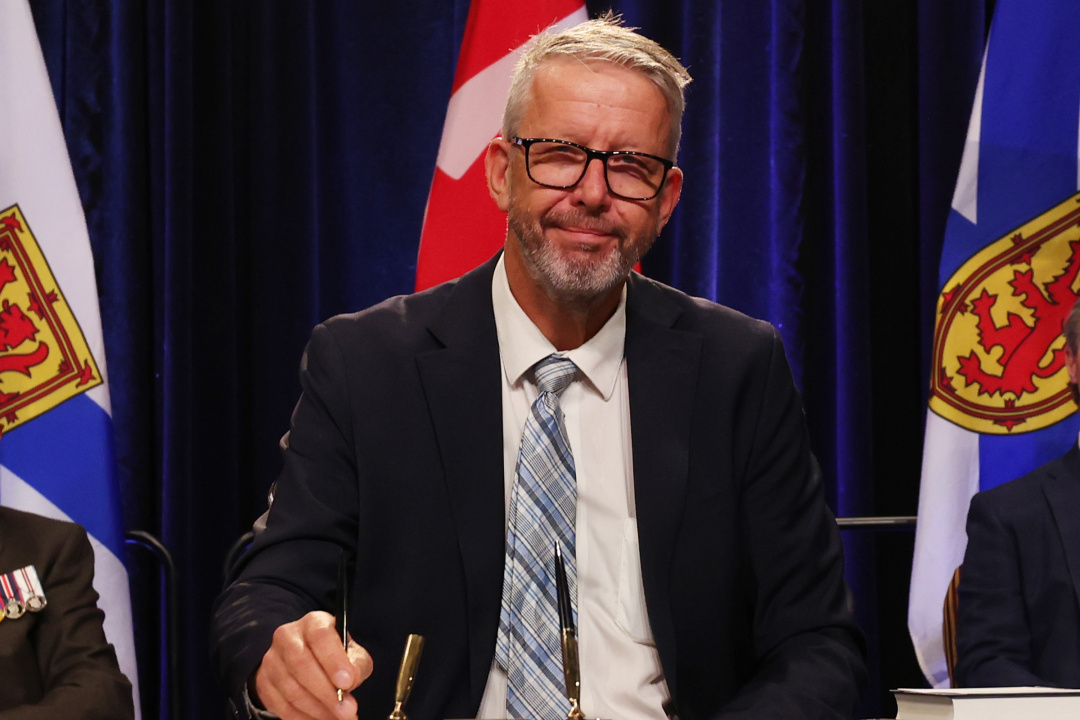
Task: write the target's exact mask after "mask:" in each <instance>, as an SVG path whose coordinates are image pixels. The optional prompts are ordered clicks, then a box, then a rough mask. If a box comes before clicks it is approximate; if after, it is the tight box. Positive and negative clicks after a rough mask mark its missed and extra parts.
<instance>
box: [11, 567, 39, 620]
mask: <svg viewBox="0 0 1080 720" xmlns="http://www.w3.org/2000/svg"><path fill="white" fill-rule="evenodd" d="M12 575H14V576H15V584H16V585H17V586H18V589H19V593H20V594H21V595H22V597H23V598H25V604H26V609H27V610H29V611H30V612H41V611H42V610H44V609H45V606H46V605H47V604H48V601H47V600H46V599H45V591H44V590H42V589H41V581H40V580H39V579H38V574H37V569H36V568H35V567H34V566H33V565H27V566H26V567H24V568H21V569H19V570H16V571H15V572H14V573H12Z"/></svg>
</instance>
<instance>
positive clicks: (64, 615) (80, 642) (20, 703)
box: [0, 507, 135, 720]
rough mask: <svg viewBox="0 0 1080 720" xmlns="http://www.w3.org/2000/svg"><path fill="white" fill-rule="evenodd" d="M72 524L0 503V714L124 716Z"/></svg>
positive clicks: (90, 568)
mask: <svg viewBox="0 0 1080 720" xmlns="http://www.w3.org/2000/svg"><path fill="white" fill-rule="evenodd" d="M93 579H94V551H93V548H92V547H91V546H90V540H89V539H88V538H87V536H86V531H85V530H84V529H83V528H82V527H81V526H79V525H76V524H75V523H70V522H63V521H60V520H52V519H50V518H45V517H41V516H39V515H33V514H31V513H26V512H21V511H19V510H14V509H12V508H6V507H0V595H2V604H3V609H4V613H3V615H2V619H0V720H129V719H130V718H133V717H134V715H135V710H134V703H133V701H132V693H131V683H130V682H129V681H128V679H127V677H126V676H125V675H124V674H123V673H122V672H121V671H120V667H119V665H118V664H117V661H116V652H115V651H114V650H113V647H112V645H110V644H109V643H108V641H107V640H106V639H105V630H104V628H103V627H102V621H103V620H104V618H105V613H104V612H102V611H101V610H100V609H99V608H98V606H97V598H98V595H97V592H96V591H95V590H94V588H93V584H92V583H93Z"/></svg>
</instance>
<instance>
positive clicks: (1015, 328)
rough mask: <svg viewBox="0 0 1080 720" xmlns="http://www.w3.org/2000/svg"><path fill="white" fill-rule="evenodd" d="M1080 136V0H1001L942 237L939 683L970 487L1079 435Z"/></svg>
mask: <svg viewBox="0 0 1080 720" xmlns="http://www.w3.org/2000/svg"><path fill="white" fill-rule="evenodd" d="M1078 138H1080V3H1078V2H1076V0H999V2H998V3H997V7H996V10H995V13H994V18H993V23H992V26H991V31H990V37H989V41H988V43H987V47H986V52H985V55H984V59H983V67H982V73H981V75H980V78H979V85H978V89H977V92H976V96H975V103H974V107H973V108H972V112H971V120H970V124H969V127H968V137H967V143H966V146H965V149H964V156H963V161H962V163H961V167H960V172H959V176H958V179H957V183H956V191H955V194H954V197H953V204H952V212H951V214H950V217H949V221H948V225H947V229H946V235H945V243H944V247H943V250H942V257H941V265H940V274H939V280H940V286H941V293H942V295H941V297H940V299H939V303H938V313H937V318H936V326H935V343H934V345H935V347H934V365H933V367H932V374H933V375H932V377H933V381H932V393H931V402H930V411H929V412H928V413H927V422H926V438H925V445H924V450H923V468H922V483H921V488H920V494H919V522H918V530H917V532H916V539H915V558H914V566H913V568H912V578H911V596H910V603H909V610H908V628H909V630H910V632H911V637H912V641H913V643H914V645H915V650H916V655H917V657H918V659H919V663H920V665H921V666H922V670H923V672H924V673H925V675H926V677H927V679H928V680H929V681H930V683H931V684H932V685H934V686H937V687H944V686H948V684H949V678H948V673H947V669H946V664H945V658H944V650H943V644H942V604H943V601H944V598H945V593H946V590H947V588H948V585H949V581H950V579H951V577H952V575H953V571H954V570H955V569H956V567H957V566H958V565H960V563H961V562H962V561H963V556H964V548H965V545H966V543H967V538H966V536H965V531H964V528H965V522H966V518H967V510H968V505H969V502H970V499H971V496H972V495H973V494H974V493H976V492H977V491H979V490H985V489H988V488H990V487H994V486H996V485H999V484H1001V483H1003V482H1007V481H1009V480H1012V479H1014V478H1017V477H1019V476H1021V475H1023V474H1025V473H1027V472H1029V471H1030V470H1032V469H1034V468H1036V467H1038V466H1039V465H1042V464H1043V463H1046V462H1048V461H1050V460H1052V459H1054V458H1057V457H1059V456H1061V455H1063V454H1064V453H1065V452H1066V451H1067V450H1068V449H1069V446H1070V444H1072V443H1076V442H1077V430H1078V427H1077V419H1076V413H1075V410H1076V407H1075V405H1074V404H1073V403H1072V402H1071V400H1068V391H1067V387H1066V383H1067V377H1066V374H1065V371H1064V370H1063V369H1062V368H1061V365H1060V358H1059V355H1060V349H1061V347H1062V345H1063V340H1061V339H1060V337H1059V335H1060V331H1061V322H1062V321H1063V319H1064V317H1065V316H1066V315H1067V314H1068V312H1069V310H1070V308H1071V306H1072V303H1073V300H1075V298H1076V291H1077V286H1078V283H1077V281H1076V274H1075V273H1076V270H1077V267H1078V266H1080V250H1078V249H1075V248H1074V247H1073V245H1072V244H1071V243H1074V242H1077V241H1080V231H1078V230H1077V223H1076V220H1077V216H1078V213H1080V204H1078V202H1077V199H1076V198H1074V197H1073V196H1074V195H1075V194H1076V192H1077V189H1078V188H1080V180H1078V163H1077V156H1078ZM1076 248H1080V243H1078V244H1077V246H1076ZM1010 365H1011V367H1010Z"/></svg>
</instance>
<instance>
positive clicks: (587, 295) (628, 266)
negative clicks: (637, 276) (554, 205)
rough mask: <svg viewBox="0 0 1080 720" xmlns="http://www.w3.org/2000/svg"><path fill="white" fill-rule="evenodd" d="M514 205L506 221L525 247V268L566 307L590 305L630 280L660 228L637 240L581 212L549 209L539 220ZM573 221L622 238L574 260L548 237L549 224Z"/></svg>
mask: <svg viewBox="0 0 1080 720" xmlns="http://www.w3.org/2000/svg"><path fill="white" fill-rule="evenodd" d="M522 215H523V214H522V213H520V212H517V211H516V210H514V209H513V203H511V210H510V213H509V218H508V220H507V222H508V225H509V227H510V231H511V232H513V233H514V235H515V237H517V239H518V244H519V245H520V247H521V253H522V257H523V258H524V259H525V264H526V268H527V269H528V271H529V275H530V276H532V278H533V280H535V281H536V282H538V283H539V284H540V285H541V286H542V287H543V288H544V290H545V291H546V292H547V294H548V296H549V297H550V298H551V299H552V300H554V301H556V302H558V303H560V304H563V305H567V306H570V307H577V308H581V309H585V308H587V307H589V306H590V305H592V304H593V303H594V302H595V301H597V300H599V299H601V298H603V297H605V296H606V295H607V294H608V293H609V292H610V291H611V290H613V289H614V288H616V287H618V286H619V285H621V284H622V283H623V282H625V280H626V278H627V277H628V276H629V275H630V271H631V270H632V269H633V267H634V265H636V264H637V262H638V261H639V260H640V259H641V258H642V257H643V256H644V255H645V253H646V252H648V250H649V248H650V247H652V244H653V241H654V240H655V239H656V235H657V229H656V228H655V227H653V228H647V229H646V232H644V233H642V234H641V236H639V237H636V238H629V239H628V238H627V235H626V233H625V232H624V231H622V230H621V229H620V228H617V227H612V226H611V225H609V224H607V223H605V222H604V221H602V220H599V219H597V218H595V217H592V216H590V215H587V214H585V213H581V212H561V213H549V214H547V215H545V216H544V217H543V218H542V219H541V220H540V222H539V223H534V222H530V221H529V218H526V217H523V216H522ZM560 225H573V226H577V227H584V228H588V229H592V230H597V231H600V232H604V233H608V234H612V235H615V236H616V237H618V239H619V242H618V243H617V244H616V246H615V247H613V248H612V249H611V250H610V251H607V252H605V253H603V254H597V255H596V256H595V257H585V258H580V259H578V258H573V259H572V258H569V257H566V256H564V255H562V254H561V253H560V252H559V251H558V249H557V248H556V247H555V246H553V245H552V244H551V243H548V242H547V241H546V240H545V239H544V235H543V231H544V228H549V227H558V226H560Z"/></svg>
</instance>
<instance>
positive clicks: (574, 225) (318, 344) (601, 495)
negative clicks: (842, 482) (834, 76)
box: [214, 20, 864, 720]
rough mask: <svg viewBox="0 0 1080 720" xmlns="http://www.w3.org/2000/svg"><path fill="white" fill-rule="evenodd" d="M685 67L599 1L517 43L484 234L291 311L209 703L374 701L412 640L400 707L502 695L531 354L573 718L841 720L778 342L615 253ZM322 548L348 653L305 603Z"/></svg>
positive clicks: (496, 706)
mask: <svg viewBox="0 0 1080 720" xmlns="http://www.w3.org/2000/svg"><path fill="white" fill-rule="evenodd" d="M687 82H689V76H688V75H687V74H686V71H685V69H683V68H682V66H681V65H680V64H679V63H678V61H677V60H675V58H673V57H672V56H671V55H670V54H669V53H667V52H666V51H665V50H663V49H662V48H660V47H659V46H658V45H656V44H655V43H652V42H651V41H649V40H646V39H645V38H642V37H641V36H639V35H637V34H635V33H633V32H631V31H629V30H627V29H625V28H622V27H620V26H618V24H617V23H614V22H611V21H608V20H601V21H592V22H590V23H587V24H585V25H583V26H579V27H578V28H576V29H574V30H570V31H566V32H563V33H558V34H547V35H543V36H541V37H540V38H539V39H538V40H537V41H536V43H535V44H534V45H533V46H532V48H531V49H530V50H527V51H526V53H525V54H524V56H523V58H522V61H521V63H520V64H519V66H518V69H517V71H516V75H515V80H514V85H513V88H512V89H511V92H510V98H509V100H508V104H507V110H506V115H505V119H504V123H503V134H502V137H500V138H497V139H496V140H494V141H492V143H491V145H490V147H489V149H488V155H487V175H488V183H489V187H490V190H491V194H492V197H493V198H494V199H495V201H496V203H497V204H498V205H499V207H500V208H501V209H502V210H504V211H506V212H507V213H508V215H509V220H508V226H509V229H508V233H507V238H506V244H505V248H504V251H503V253H501V254H500V255H499V256H497V257H496V258H494V259H492V260H491V261H490V262H488V263H487V264H485V265H484V266H482V267H480V268H478V269H477V270H475V271H473V272H471V273H468V274H467V275H465V276H464V277H462V278H460V279H459V280H457V281H454V282H451V283H447V284H445V285H442V286H439V287H436V288H434V289H432V290H430V291H428V292H424V293H420V294H416V295H412V296H408V297H398V298H393V299H390V300H388V301H386V302H384V303H382V304H380V305H377V306H376V307H374V308H371V309H369V310H366V311H363V312H361V313H357V314H354V315H349V316H342V317H338V318H334V319H332V320H330V321H328V322H327V323H324V324H322V325H320V326H319V327H317V328H316V329H315V331H314V332H313V334H312V338H311V342H310V344H309V345H308V348H307V351H306V353H305V355H304V361H303V363H302V368H301V383H302V386H303V396H302V397H301V399H300V402H299V404H298V405H297V408H296V411H295V413H294V415H293V420H292V426H291V430H290V433H289V435H288V436H287V438H286V441H285V442H284V443H283V445H284V462H285V467H284V471H283V474H282V476H281V478H280V479H279V481H278V484H277V493H276V498H275V501H274V504H273V506H272V508H271V510H270V513H269V516H268V522H267V526H266V530H265V531H264V532H263V533H261V534H260V535H259V537H258V538H257V539H256V541H255V543H254V545H253V547H252V548H251V550H250V551H249V552H248V553H247V555H245V556H244V558H243V559H242V561H241V563H240V567H239V568H238V569H237V570H236V572H235V573H234V579H233V581H232V583H231V585H230V586H229V587H228V588H227V589H226V591H225V593H224V594H223V595H222V597H221V598H219V601H218V604H217V608H216V615H215V623H216V627H215V630H214V636H215V650H214V655H215V661H216V663H217V665H218V668H219V672H220V673H221V675H222V677H223V679H224V682H225V685H226V688H227V689H228V691H229V692H230V694H231V695H233V696H237V695H240V694H241V693H246V694H247V695H248V699H249V700H251V701H252V705H253V706H254V707H256V708H257V707H258V705H259V704H260V703H261V704H262V705H263V706H265V708H267V709H269V710H272V711H274V712H275V713H277V714H279V715H280V716H281V717H285V718H292V717H305V718H306V717H316V718H347V717H352V716H353V715H354V714H355V713H357V712H359V715H360V717H365V718H367V717H377V716H382V717H385V716H386V715H387V713H388V712H389V711H390V709H391V707H392V700H393V694H394V682H395V670H396V668H397V662H398V659H399V658H400V655H401V651H402V648H403V646H404V642H405V638H406V635H407V634H409V633H418V634H422V635H424V636H425V637H426V645H425V650H424V657H423V661H422V663H421V666H420V670H419V675H418V677H417V680H416V685H415V690H414V691H413V696H412V698H411V700H410V701H409V708H408V710H409V715H410V716H414V717H418V718H446V717H475V716H479V717H506V716H507V713H508V712H512V710H508V708H513V707H514V705H513V702H514V701H512V700H510V699H509V698H510V696H511V695H513V694H514V693H515V692H518V690H516V689H515V688H516V685H515V683H517V682H518V679H517V676H516V675H515V671H513V670H510V669H509V668H508V667H507V664H506V663H505V662H504V660H503V659H502V657H503V656H502V655H501V653H502V652H503V650H502V645H503V643H504V642H507V643H509V642H512V640H511V639H510V638H513V637H515V635H516V634H517V633H519V628H518V627H517V626H514V625H513V621H507V622H501V617H502V618H503V619H504V620H505V618H506V617H507V615H508V614H511V613H512V611H513V610H514V609H515V608H509V609H508V603H507V601H506V598H504V595H503V593H504V590H505V589H507V588H508V587H509V586H510V585H511V584H512V583H511V581H510V578H511V577H512V576H513V574H514V573H513V572H512V571H511V569H510V568H511V564H512V561H511V559H510V557H511V547H512V546H513V545H514V543H515V542H521V540H520V538H517V536H516V534H515V533H514V532H508V522H509V525H510V526H512V527H517V525H516V524H515V523H518V522H520V519H519V520H513V518H514V517H515V513H517V512H519V511H517V510H516V508H517V507H520V506H518V505H515V503H518V502H521V497H520V496H521V494H522V493H526V492H528V491H523V490H522V489H521V488H522V487H523V486H524V482H525V481H524V480H523V479H522V477H521V476H522V474H523V473H516V472H515V467H517V466H518V465H519V463H518V462H517V461H516V458H517V454H518V445H519V438H522V427H523V425H524V426H525V427H526V433H525V434H526V435H527V434H528V422H529V421H526V420H525V417H526V416H529V415H530V412H532V413H533V414H534V415H535V413H536V412H537V410H536V404H534V405H533V409H532V410H531V411H530V409H529V403H530V402H533V401H534V398H535V399H536V403H539V402H540V398H539V395H538V393H541V394H542V393H546V392H547V391H546V390H544V391H541V390H539V388H538V386H539V379H538V375H537V373H538V370H537V368H538V367H539V366H540V365H542V364H543V363H544V362H546V360H545V358H550V356H551V355H555V356H556V357H557V358H566V359H569V360H571V361H573V363H574V365H573V368H574V369H573V371H572V372H573V378H572V381H571V383H570V385H569V387H567V388H566V389H565V390H564V391H561V392H562V395H561V399H560V400H557V401H556V403H561V404H559V405H558V408H559V410H558V411H557V413H556V414H558V415H560V420H561V421H562V422H563V423H564V426H562V427H560V428H559V433H560V434H561V435H562V437H563V438H564V439H565V441H566V442H567V445H568V446H569V450H570V452H571V453H572V455H573V463H572V464H573V465H575V466H576V483H577V489H576V492H577V497H576V507H577V510H576V512H577V515H576V533H577V540H576V547H577V550H576V563H577V564H576V568H577V569H576V572H577V584H576V589H577V595H576V598H577V610H578V612H577V616H578V619H579V622H578V628H579V631H580V632H579V639H580V648H581V653H582V656H581V672H582V689H581V699H582V706H583V707H584V709H585V711H586V712H587V713H589V714H590V715H592V716H597V715H599V716H605V717H619V718H621V719H622V720H626V719H628V718H647V717H648V718H663V717H673V716H676V715H677V716H679V717H681V718H683V719H684V720H690V719H693V718H706V717H709V718H720V717H724V718H740V717H745V718H755V719H757V720H762V719H768V718H777V719H780V718H782V719H783V720H793V719H797V718H843V717H850V715H851V713H852V712H853V708H854V705H855V702H856V699H857V693H858V685H859V683H860V681H861V680H862V677H863V675H864V669H863V665H862V658H861V640H860V638H859V634H858V631H857V629H856V628H855V626H854V623H853V620H852V617H851V614H850V612H849V610H848V608H847V606H846V603H845V586H844V580H843V567H842V565H843V561H842V556H841V546H840V541H839V534H838V532H837V528H836V524H835V521H834V518H833V517H832V515H831V514H830V512H829V511H828V509H827V507H826V505H825V502H824V499H823V492H822V487H821V482H820V477H819V475H818V473H817V471H816V465H815V463H814V461H813V458H812V456H811V453H810V448H809V444H808V439H807V434H806V429H805V426H804V418H803V411H802V407H801V404H800V401H799V397H798V395H797V392H796V390H795V388H794V386H793V383H792V379H791V375H790V371H789V369H788V366H787V362H786V359H785V357H784V351H783V347H782V345H781V342H780V339H779V337H778V335H777V333H776V331H775V330H774V329H773V328H772V327H770V326H769V325H767V324H766V323H763V322H759V321H755V320H751V319H749V318H747V317H745V316H743V315H740V314H739V313H736V312H734V311H732V310H730V309H727V308H724V307H721V306H718V305H715V304H713V303H710V302H707V301H704V300H700V299H695V298H690V297H688V296H686V295H684V294H682V293H680V292H678V291H676V290H673V289H671V288H669V287H666V286H663V285H661V284H660V283H656V282H653V281H651V280H648V279H646V278H643V277H642V276H640V275H637V274H633V273H631V268H632V267H633V266H634V264H635V263H636V262H637V261H638V259H640V257H641V256H642V255H643V254H644V253H645V251H646V250H647V249H648V248H649V246H651V244H652V242H653V240H654V239H655V238H656V236H657V234H658V233H659V232H660V229H661V228H662V227H663V226H664V224H665V223H666V222H667V220H668V219H669V217H670V216H671V212H672V211H673V210H674V208H675V205H676V203H677V202H678V198H679V191H680V188H681V184H682V173H681V171H680V170H679V169H678V168H677V167H674V164H673V162H672V161H671V160H669V159H668V158H674V157H675V156H676V154H677V149H678V138H679V124H680V121H681V115H682V103H683V96H682V88H683V86H684V85H685V84H686V83H687ZM625 151H629V152H625ZM594 160H596V161H597V162H593V161H594ZM556 392H559V391H556ZM530 421H531V420H530ZM631 426H632V433H631ZM520 446H521V452H522V453H523V454H524V453H525V446H526V440H525V439H523V438H522V439H521V440H520ZM524 463H525V459H524V457H523V458H522V460H521V464H524ZM508 515H509V516H510V518H511V520H510V521H508V520H507V517H508ZM548 520H549V519H548V518H542V519H541V520H538V521H537V527H540V526H541V525H543V524H544V523H545V522H547V521H548ZM572 524H574V523H572ZM527 529H529V528H526V530H527ZM545 542H547V541H546V540H545ZM547 547H549V548H550V544H548V545H547ZM549 554H550V551H549ZM343 555H344V556H345V557H346V558H347V559H348V560H349V562H350V564H351V566H352V567H353V570H352V572H351V577H352V582H351V585H350V593H349V597H350V600H351V602H350V607H349V619H348V629H349V632H350V634H351V637H352V638H353V642H352V643H350V645H349V650H348V652H345V651H344V650H343V649H342V645H341V641H340V636H339V635H338V634H337V633H336V631H335V627H334V622H335V621H334V617H333V616H332V615H331V614H330V613H331V612H332V611H333V609H334V605H333V603H334V597H335V581H336V577H337V573H336V568H337V565H338V562H339V559H340V558H341V557H342V556H343ZM543 564H544V565H545V566H546V565H547V564H548V558H545V559H544V560H543ZM504 574H505V576H506V578H507V583H506V585H507V587H505V588H504ZM537 582H538V583H539V582H540V581H537ZM542 591H543V592H548V593H549V594H551V595H552V596H553V594H554V590H553V588H551V587H550V585H549V586H547V587H546V588H545V589H543V590H542ZM515 597H516V596H515ZM508 626H509V627H508ZM497 646H499V652H498V653H497ZM555 652H556V653H557V652H558V651H557V649H556V650H555ZM537 654H538V655H545V654H546V655H550V647H548V648H547V649H546V650H545V651H543V652H539V653H537ZM546 659H547V658H539V659H537V662H542V661H545V660H546ZM373 668H374V671H373ZM528 672H536V673H540V672H541V671H538V670H534V671H528ZM525 674H527V672H526V673H525ZM369 675H370V677H369ZM338 688H343V689H345V690H352V691H353V692H352V694H351V696H350V695H349V694H346V695H345V697H344V700H343V701H342V702H340V703H339V702H338V701H337V698H336V696H335V692H336V689H338ZM526 692H528V691H526ZM251 696H255V697H254V698H253V697H251ZM568 707H569V706H568V705H567V706H564V707H561V708H558V707H553V708H552V709H551V710H550V711H549V712H544V713H541V714H543V715H544V716H545V717H546V716H552V717H554V716H559V717H565V715H566V710H567V709H568Z"/></svg>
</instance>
